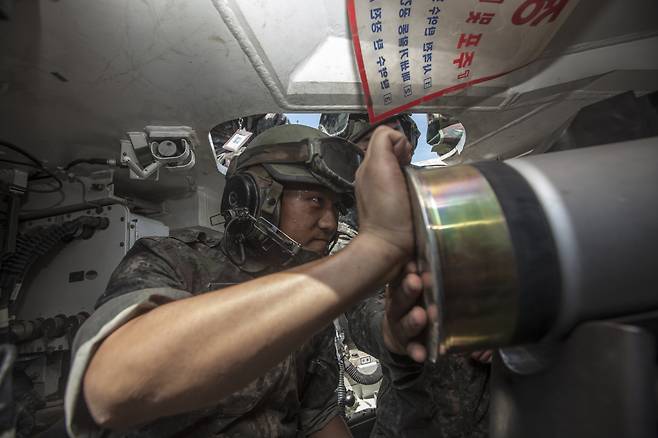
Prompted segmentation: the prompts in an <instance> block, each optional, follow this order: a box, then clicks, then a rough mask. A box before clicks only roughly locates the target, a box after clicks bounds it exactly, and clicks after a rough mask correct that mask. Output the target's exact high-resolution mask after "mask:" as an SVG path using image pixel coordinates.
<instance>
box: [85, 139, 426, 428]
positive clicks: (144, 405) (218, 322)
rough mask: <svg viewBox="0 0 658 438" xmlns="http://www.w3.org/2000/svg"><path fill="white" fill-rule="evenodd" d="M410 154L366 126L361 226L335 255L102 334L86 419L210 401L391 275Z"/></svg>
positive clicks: (161, 411) (134, 420) (144, 416)
mask: <svg viewBox="0 0 658 438" xmlns="http://www.w3.org/2000/svg"><path fill="white" fill-rule="evenodd" d="M410 159H411V146H410V145H409V143H408V142H407V140H406V138H405V137H404V136H403V135H402V134H400V133H398V132H396V131H394V130H392V129H390V128H387V127H380V128H378V129H377V130H376V131H375V133H374V134H373V137H372V139H371V143H370V147H369V148H368V153H367V155H366V157H365V160H364V162H363V164H362V166H361V167H360V168H359V171H358V173H357V178H356V185H357V188H356V195H357V202H358V208H359V217H360V220H361V233H360V234H359V236H358V237H357V238H356V239H354V241H353V242H352V244H350V245H349V246H348V247H347V248H346V249H345V250H344V251H342V252H340V253H339V254H337V255H335V256H333V257H329V258H325V259H323V260H319V261H317V262H313V263H310V264H307V265H304V266H301V267H298V268H295V269H292V270H289V271H285V272H281V273H277V274H273V275H269V276H266V277H262V278H259V279H256V280H253V281H250V282H246V283H242V284H240V285H236V286H232V287H230V288H226V289H222V290H218V291H214V292H210V293H206V294H202V295H197V296H194V297H191V298H187V299H183V300H179V301H174V302H171V303H168V304H164V305H161V306H159V307H157V308H155V309H153V310H151V311H149V312H147V313H144V314H142V315H140V316H138V317H136V318H135V319H132V320H130V321H129V322H127V323H126V324H125V325H123V326H122V327H120V328H119V329H117V330H116V331H115V332H114V333H112V334H111V335H110V336H109V337H108V338H107V339H105V340H104V341H103V342H102V344H101V345H100V347H99V348H98V350H97V351H96V353H95V354H94V356H93V358H92V359H91V362H90V365H89V367H88V368H87V370H86V372H85V375H84V385H83V387H84V389H83V391H84V397H85V400H86V403H87V406H88V407H89V410H90V412H91V414H92V416H93V418H94V420H95V421H96V422H97V423H98V424H100V425H101V426H105V427H109V428H129V427H134V426H136V425H139V424H142V423H147V422H150V421H152V420H154V419H157V418H159V417H163V416H169V415H174V414H177V413H182V412H187V411H192V410H196V409H200V408H204V407H208V406H211V405H213V404H214V403H215V402H217V401H218V400H220V399H221V398H223V397H225V396H227V395H229V394H231V393H232V392H234V391H236V390H238V389H240V388H241V387H243V386H245V385H246V384H248V383H249V382H250V381H252V380H253V379H255V378H256V377H258V376H259V375H261V374H263V373H264V372H266V371H267V370H268V369H269V368H271V367H272V366H274V365H275V364H276V363H278V362H280V361H281V360H283V359H284V358H285V357H286V356H287V355H288V354H289V353H290V352H292V351H294V350H295V349H296V348H297V347H298V346H300V345H301V344H302V343H303V342H304V341H305V340H307V339H308V338H309V337H310V336H311V335H313V334H314V333H316V332H318V331H319V330H321V329H322V328H323V327H325V326H326V325H327V324H329V323H330V322H331V320H332V319H333V318H335V317H336V316H337V315H339V314H340V313H341V312H344V311H345V310H346V309H348V308H349V307H350V306H351V305H353V304H354V303H356V302H357V301H358V300H360V299H362V298H363V297H364V296H365V295H366V294H368V293H369V292H370V291H372V290H374V289H376V288H378V287H381V286H382V285H383V284H385V283H386V282H387V281H389V280H391V279H392V278H394V277H395V276H396V275H397V273H398V272H399V271H400V269H401V268H402V267H403V266H404V265H405V263H406V262H407V261H408V260H409V258H410V256H411V254H412V252H413V231H412V221H411V213H410V208H409V200H408V196H407V188H406V183H405V180H404V176H403V174H402V170H401V167H400V166H401V165H405V164H407V163H409V161H410Z"/></svg>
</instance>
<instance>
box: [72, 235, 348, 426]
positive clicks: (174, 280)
mask: <svg viewBox="0 0 658 438" xmlns="http://www.w3.org/2000/svg"><path fill="white" fill-rule="evenodd" d="M221 237H222V236H221V234H219V233H212V232H202V231H198V230H185V231H183V232H179V233H177V234H176V235H175V236H174V237H173V238H162V237H149V238H143V239H140V240H139V241H138V242H137V243H136V244H135V245H134V246H133V248H131V250H130V251H129V253H128V254H127V255H126V257H125V258H124V259H123V261H122V262H121V263H120V265H119V267H118V268H117V269H116V270H115V272H114V274H113V275H112V277H111V279H110V282H109V285H108V287H107V290H106V292H105V293H104V294H103V295H102V297H101V298H100V299H99V302H98V309H97V311H96V312H95V313H96V314H101V313H103V312H101V311H100V310H103V309H105V310H106V309H107V307H110V306H113V305H117V304H116V303H121V304H120V306H121V307H123V308H127V307H128V306H127V305H126V303H130V302H131V297H132V296H133V295H139V294H135V291H143V290H148V289H152V288H162V290H163V291H166V290H180V291H186V292H189V293H190V294H201V293H204V292H208V291H212V290H216V289H221V288H223V287H227V286H230V285H231V284H236V283H241V282H243V281H248V280H250V279H252V278H253V277H252V276H250V275H248V274H246V273H244V272H242V271H240V270H239V269H238V267H236V266H235V265H233V264H232V263H231V262H230V261H229V260H228V259H227V257H226V256H225V255H224V254H223V253H222V251H221V248H220V241H221ZM163 293H164V292H163ZM117 297H118V298H119V299H117ZM117 310H120V309H117ZM248 312H249V310H248V309H245V320H248V318H247V317H248ZM109 313H111V314H114V313H117V312H116V311H114V309H113V310H112V311H111V312H109ZM90 320H93V316H92V318H90ZM95 324H96V327H100V324H98V321H96V322H95ZM83 327H84V326H83ZM94 331H95V332H96V333H97V332H98V330H90V329H86V330H84V329H81V330H80V332H79V334H78V336H82V337H83V339H76V342H75V345H76V346H80V345H81V344H82V343H83V342H84V340H85V339H84V338H87V339H90V338H91V337H92V336H93V335H94ZM219 335H221V334H218V336H219ZM171 359H172V360H185V358H184V357H183V358H177V357H172V358H171ZM337 378H338V370H337V364H336V359H335V353H334V346H333V327H331V326H330V327H327V329H326V330H324V331H322V332H321V333H319V334H318V335H316V336H315V337H313V339H312V340H310V341H309V342H307V343H306V344H305V345H303V346H302V347H301V348H299V349H298V350H297V351H296V352H294V353H293V354H291V355H289V356H288V358H286V359H285V360H284V361H282V362H281V363H279V364H278V365H276V366H275V367H274V368H272V369H271V370H269V371H268V372H267V373H266V374H265V375H263V376H261V377H260V378H258V379H256V380H255V381H253V382H252V383H250V384H249V385H248V386H247V387H246V388H244V389H242V390H240V391H238V392H236V393H234V394H232V395H231V396H229V397H226V398H225V399H223V400H221V401H219V402H218V403H217V405H216V406H214V407H212V408H210V409H205V410H203V411H199V412H192V413H187V414H182V415H177V416H174V417H168V418H163V419H160V420H157V421H155V422H153V423H151V424H148V425H146V426H144V427H141V428H140V429H138V430H133V431H130V432H127V433H117V432H111V431H106V430H98V431H93V432H91V433H85V434H84V435H85V436H103V437H153V438H155V437H188V436H189V437H191V436H194V437H210V436H213V437H297V436H307V435H309V434H311V433H314V432H316V431H318V430H320V429H322V428H323V427H324V426H325V425H326V424H327V423H328V422H329V420H331V419H332V418H333V417H334V416H336V415H337V414H338V409H337V404H336V395H335V388H336V381H337ZM69 384H70V382H69ZM82 410H83V411H84V410H85V409H82ZM83 414H84V412H83V413H82V414H78V413H76V415H75V416H73V418H74V419H77V418H82V420H87V422H88V418H87V419H85V418H84V415H83ZM86 415H87V416H88V415H89V414H88V412H87V413H86ZM76 421H77V420H76ZM79 422H80V423H84V422H85V421H79ZM85 427H88V425H85ZM78 429H82V428H78Z"/></svg>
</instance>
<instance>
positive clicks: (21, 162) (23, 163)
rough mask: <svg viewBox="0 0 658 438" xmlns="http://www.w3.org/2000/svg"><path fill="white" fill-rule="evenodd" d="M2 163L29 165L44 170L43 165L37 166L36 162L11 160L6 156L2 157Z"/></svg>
mask: <svg viewBox="0 0 658 438" xmlns="http://www.w3.org/2000/svg"><path fill="white" fill-rule="evenodd" d="M0 163H7V164H15V165H17V166H27V167H31V168H33V169H39V170H42V167H41V166H37V165H36V164H32V163H25V162H23V161H16V160H9V159H6V158H0Z"/></svg>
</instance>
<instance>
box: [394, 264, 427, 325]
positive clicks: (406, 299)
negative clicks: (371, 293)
mask: <svg viewBox="0 0 658 438" xmlns="http://www.w3.org/2000/svg"><path fill="white" fill-rule="evenodd" d="M422 290H423V284H422V281H421V279H420V277H419V276H418V275H416V274H408V275H406V276H405V278H404V279H403V280H402V284H401V285H400V286H399V287H397V288H391V289H389V290H388V307H387V312H388V316H389V318H390V319H391V321H397V320H398V319H400V318H401V317H402V316H403V315H405V314H406V313H407V312H409V310H410V309H411V308H412V307H413V306H414V304H416V301H417V300H418V297H419V296H420V293H421V292H422Z"/></svg>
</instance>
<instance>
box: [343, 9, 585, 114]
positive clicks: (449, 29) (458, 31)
mask: <svg viewBox="0 0 658 438" xmlns="http://www.w3.org/2000/svg"><path fill="white" fill-rule="evenodd" d="M577 4H578V0H347V7H348V15H349V20H350V28H351V31H352V38H353V41H354V51H355V54H356V58H357V63H358V66H359V72H360V75H361V82H362V84H363V90H364V93H365V97H366V103H367V106H368V113H369V115H370V120H371V121H372V122H375V121H379V120H383V119H385V118H387V117H390V116H392V115H394V114H397V113H399V112H402V111H405V110H408V109H409V108H411V107H413V106H415V105H418V104H420V103H422V102H425V101H428V100H431V99H434V98H436V97H439V96H442V95H444V94H447V93H450V92H453V91H456V90H460V89H462V88H465V87H468V86H470V85H474V84H477V83H480V82H484V81H487V80H491V79H495V78H497V77H500V76H502V75H504V74H506V73H509V72H511V71H513V70H516V69H518V68H520V67H523V66H525V65H527V64H528V63H530V62H532V61H533V60H534V59H536V58H537V57H538V56H539V55H540V54H541V52H542V51H543V50H544V48H545V47H546V45H547V44H548V43H549V41H550V40H551V38H552V37H553V35H555V33H556V32H557V30H558V29H559V28H560V26H561V25H562V23H564V21H565V20H566V19H567V17H568V16H569V14H570V13H571V11H573V9H574V8H575V7H576V5H577Z"/></svg>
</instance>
